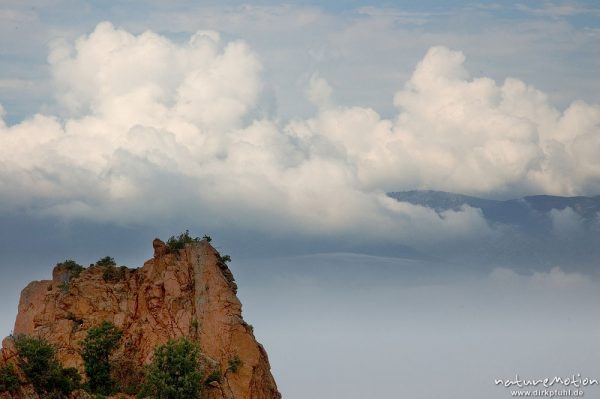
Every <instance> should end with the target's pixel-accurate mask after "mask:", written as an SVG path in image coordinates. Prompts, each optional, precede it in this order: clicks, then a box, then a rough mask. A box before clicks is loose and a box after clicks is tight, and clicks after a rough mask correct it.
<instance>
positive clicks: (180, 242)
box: [167, 230, 201, 251]
mask: <svg viewBox="0 0 600 399" xmlns="http://www.w3.org/2000/svg"><path fill="white" fill-rule="evenodd" d="M199 241H201V240H200V237H192V236H190V231H189V230H186V231H185V232H183V233H181V234H179V236H177V237H175V236H171V237H169V239H168V240H167V246H168V247H169V249H170V250H171V251H177V250H179V249H183V248H185V244H191V243H193V242H199Z"/></svg>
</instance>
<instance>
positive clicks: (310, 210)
mask: <svg viewBox="0 0 600 399" xmlns="http://www.w3.org/2000/svg"><path fill="white" fill-rule="evenodd" d="M464 61H465V57H464V55H463V54H462V53H461V52H457V51H452V50H450V49H448V48H445V47H433V48H431V49H430V50H429V51H428V52H427V54H426V55H425V56H424V58H423V59H422V61H421V62H420V63H419V64H418V65H417V66H416V67H415V70H414V72H413V74H412V77H411V78H410V79H409V80H408V81H407V82H406V84H405V85H404V87H403V88H401V89H400V90H399V91H398V92H397V93H396V95H395V97H394V105H395V106H396V108H397V115H396V116H395V117H394V118H392V119H385V118H382V117H381V116H380V115H379V114H378V113H377V112H376V111H375V110H373V109H370V108H367V107H360V106H355V107H341V106H338V105H336V104H335V102H334V100H333V98H332V89H331V87H330V86H329V85H328V83H327V82H326V81H325V80H324V79H322V78H320V77H319V76H318V75H315V76H314V77H313V79H311V81H310V85H309V87H308V88H307V97H308V98H309V99H310V100H311V101H312V102H313V103H314V104H315V106H316V107H317V110H318V111H317V113H316V115H315V116H313V117H311V118H308V119H293V120H290V121H282V120H280V119H279V118H278V117H277V115H268V116H264V115H260V113H259V112H258V111H257V110H258V109H259V108H260V105H261V101H262V100H263V98H262V97H261V94H262V93H261V88H262V87H263V85H264V83H265V78H264V77H263V76H261V62H260V60H259V57H258V55H257V54H255V53H254V52H253V51H252V49H250V48H249V46H248V45H247V44H245V43H244V42H242V41H230V42H226V41H224V40H223V39H222V38H221V37H220V36H219V34H218V33H216V32H213V31H199V32H197V33H196V34H194V35H192V36H191V37H190V38H189V39H188V40H187V41H185V42H175V41H172V40H170V39H168V38H166V37H164V36H161V35H158V34H156V33H153V32H150V31H148V32H145V33H142V34H140V35H137V36H136V35H133V34H131V33H129V32H127V31H125V30H122V29H117V28H115V27H114V26H113V25H111V24H110V23H106V22H105V23H101V24H99V25H98V26H97V27H96V29H95V30H94V31H93V32H92V33H91V34H89V35H86V36H82V37H80V38H79V39H77V40H76V41H75V42H74V43H69V42H66V41H56V42H53V43H52V45H51V48H50V54H49V56H48V62H49V64H50V67H51V71H52V76H53V84H54V87H55V93H56V100H57V103H58V104H59V106H60V109H61V112H59V113H57V115H49V114H45V115H44V114H36V115H34V116H32V117H30V118H27V119H25V120H23V121H22V122H20V123H17V124H13V125H10V126H9V125H7V124H6V123H4V122H2V121H1V119H0V160H1V164H0V165H1V168H0V198H1V200H2V204H3V205H2V211H4V212H10V211H15V210H24V211H26V212H30V213H36V214H48V215H58V216H61V217H67V218H84V219H92V220H98V221H118V222H121V223H142V222H147V221H148V220H154V221H156V222H159V223H160V222H161V221H162V220H166V219H167V218H168V219H171V220H172V219H173V218H175V219H177V218H186V217H192V218H195V219H196V220H198V221H199V222H201V223H204V224H205V225H208V226H211V225H218V224H223V223H230V224H232V225H236V226H239V227H243V228H245V227H252V228H258V229H267V230H276V231H288V232H289V231H298V232H303V233H310V234H314V233H318V234H329V233H338V234H339V233H343V234H358V233H366V234H369V235H371V236H373V237H383V236H393V237H394V238H401V239H406V240H409V241H410V240H411V239H413V240H417V239H422V238H424V237H429V238H433V239H436V238H437V239H443V238H444V237H450V236H455V235H456V233H457V232H459V233H460V234H462V235H464V236H465V237H469V236H473V237H476V236H477V237H479V236H481V235H485V234H493V232H492V231H491V230H490V228H489V227H488V226H487V224H486V223H485V221H484V220H483V217H482V215H481V213H480V212H479V211H478V210H476V209H472V208H468V207H465V208H463V209H461V210H460V211H456V212H453V211H449V212H445V213H443V214H437V213H435V212H433V211H431V210H428V209H425V208H422V207H418V206H413V205H409V204H404V203H397V202H396V201H395V200H392V199H389V198H387V197H386V196H385V192H386V191H392V190H402V189H414V188H433V189H441V190H448V191H458V192H466V193H474V194H491V195H505V196H508V195H520V194H525V193H532V192H545V193H552V194H590V193H596V192H598V191H599V188H600V159H598V157H597V156H596V154H597V153H598V151H599V150H600V134H599V133H600V107H598V106H595V105H590V104H587V103H585V102H582V101H575V102H574V103H572V104H571V105H570V106H569V107H568V108H567V109H565V110H564V111H560V110H558V109H556V108H554V107H553V106H552V105H551V104H550V103H549V101H548V99H547V97H546V96H545V95H544V93H542V92H540V91H538V90H536V89H535V88H533V87H531V86H528V85H527V84H525V83H524V82H522V81H520V80H517V79H513V78H509V79H506V80H505V81H504V82H503V83H502V84H498V83H496V82H495V81H494V80H491V79H488V78H472V77H470V75H469V73H468V71H467V70H466V69H465V67H464Z"/></svg>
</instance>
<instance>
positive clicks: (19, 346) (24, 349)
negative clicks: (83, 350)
mask: <svg viewBox="0 0 600 399" xmlns="http://www.w3.org/2000/svg"><path fill="white" fill-rule="evenodd" d="M14 341H15V348H16V350H17V355H18V358H19V366H20V367H21V370H23V373H24V374H25V376H26V377H27V381H29V382H30V383H31V384H32V385H33V388H34V389H35V391H36V392H37V393H38V394H40V395H42V396H52V397H64V396H67V395H69V394H70V393H71V392H72V391H73V390H74V389H77V388H79V385H80V381H81V376H80V375H79V373H78V372H77V370H76V369H74V368H66V369H65V368H63V367H62V366H61V365H60V363H58V361H57V360H56V349H55V348H54V346H52V344H50V343H49V342H48V341H46V340H45V339H43V338H36V337H30V336H27V335H20V336H18V337H15V338H14Z"/></svg>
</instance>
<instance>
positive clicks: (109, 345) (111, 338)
mask: <svg viewBox="0 0 600 399" xmlns="http://www.w3.org/2000/svg"><path fill="white" fill-rule="evenodd" d="M121 336H122V333H121V331H120V330H119V329H118V328H117V327H115V325H114V324H112V323H111V322H109V321H104V322H102V324H100V326H98V327H93V328H90V329H89V330H88V332H87V335H86V337H85V338H84V339H83V341H82V342H81V347H82V350H81V356H82V357H83V361H84V364H85V373H86V374H87V377H88V386H89V389H90V391H91V392H92V393H98V394H102V395H110V394H111V393H112V392H113V388H114V384H113V381H112V379H111V373H110V371H111V364H110V355H111V353H112V352H113V351H114V350H115V349H116V348H117V347H118V346H119V342H120V340H121Z"/></svg>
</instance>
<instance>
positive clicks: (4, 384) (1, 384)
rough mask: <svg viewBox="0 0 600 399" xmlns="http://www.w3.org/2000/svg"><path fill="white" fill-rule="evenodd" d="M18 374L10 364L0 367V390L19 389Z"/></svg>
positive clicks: (10, 390)
mask: <svg viewBox="0 0 600 399" xmlns="http://www.w3.org/2000/svg"><path fill="white" fill-rule="evenodd" d="M19 386H20V384H19V376H18V375H17V371H16V370H15V367H14V366H13V365H12V364H7V365H4V366H1V367H0V392H10V393H14V392H16V391H17V390H18V389H19Z"/></svg>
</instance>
